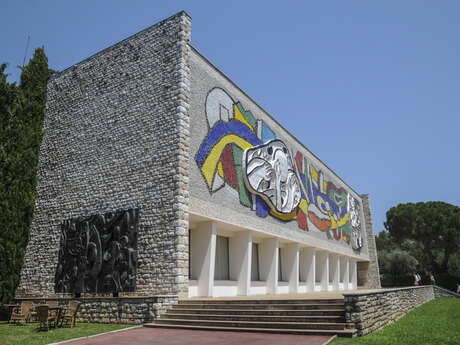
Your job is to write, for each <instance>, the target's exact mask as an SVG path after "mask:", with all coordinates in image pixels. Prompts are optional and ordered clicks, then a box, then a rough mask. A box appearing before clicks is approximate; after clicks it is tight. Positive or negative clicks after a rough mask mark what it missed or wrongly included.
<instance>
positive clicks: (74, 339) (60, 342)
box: [48, 325, 143, 345]
mask: <svg viewBox="0 0 460 345" xmlns="http://www.w3.org/2000/svg"><path fill="white" fill-rule="evenodd" d="M142 327H143V325H139V326H133V327H127V328H122V329H116V330H114V331H109V332H104V333H98V334H93V335H88V336H86V337H79V338H73V339H68V340H63V341H59V342H57V343H51V344H48V345H60V344H65V343H69V342H71V341H76V340H83V339H89V338H94V337H98V336H100V335H106V334H110V333H116V332H121V331H127V330H130V329H136V328H142Z"/></svg>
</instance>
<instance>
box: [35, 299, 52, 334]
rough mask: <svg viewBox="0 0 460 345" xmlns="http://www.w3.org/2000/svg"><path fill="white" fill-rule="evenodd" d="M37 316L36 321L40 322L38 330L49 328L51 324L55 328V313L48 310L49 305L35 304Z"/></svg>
mask: <svg viewBox="0 0 460 345" xmlns="http://www.w3.org/2000/svg"><path fill="white" fill-rule="evenodd" d="M37 318H38V322H39V323H40V326H39V328H38V329H39V330H49V328H50V326H51V325H53V326H54V327H55V328H56V323H57V318H56V313H53V312H50V310H49V306H47V305H39V306H37Z"/></svg>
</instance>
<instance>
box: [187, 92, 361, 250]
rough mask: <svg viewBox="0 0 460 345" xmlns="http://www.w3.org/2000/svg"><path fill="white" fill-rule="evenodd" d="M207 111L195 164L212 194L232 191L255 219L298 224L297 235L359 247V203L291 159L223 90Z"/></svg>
mask: <svg viewBox="0 0 460 345" xmlns="http://www.w3.org/2000/svg"><path fill="white" fill-rule="evenodd" d="M205 109H206V120H207V124H208V126H209V131H208V134H207V136H206V137H205V138H204V140H203V142H202V143H201V145H200V148H199V149H198V152H197V154H196V156H195V161H196V163H197V165H198V167H199V169H200V171H201V173H202V175H203V178H204V180H205V182H206V185H207V187H208V189H209V192H210V193H211V194H213V193H216V192H218V191H219V190H220V189H222V188H231V189H233V190H235V191H236V192H237V193H238V196H239V200H240V203H241V204H242V205H244V206H246V207H248V208H251V209H252V210H253V211H255V213H256V215H257V216H259V217H267V216H268V215H271V216H273V217H275V218H277V219H279V220H283V221H291V220H296V221H297V225H298V227H299V229H301V230H304V231H311V230H313V229H317V230H318V231H321V232H324V233H325V234H326V235H327V237H328V238H329V239H333V240H336V241H344V242H345V243H347V244H351V245H352V247H353V248H354V249H356V250H358V249H359V248H361V247H362V243H363V239H362V235H361V221H360V217H361V207H360V204H359V202H358V200H356V199H355V198H354V197H352V196H351V195H350V193H348V192H347V191H346V190H345V189H344V188H342V187H338V186H337V185H336V184H335V183H334V182H333V181H332V179H329V178H328V177H327V176H326V175H325V173H324V172H323V171H322V170H320V169H317V168H316V167H315V166H314V165H313V164H311V163H310V162H309V161H308V160H307V159H306V157H304V156H303V154H302V153H300V152H297V153H296V154H295V156H294V159H292V158H291V153H290V150H289V148H288V147H287V145H286V144H285V143H284V142H283V141H281V140H280V139H279V138H278V137H277V134H276V133H275V132H274V131H273V130H272V129H271V128H270V126H268V125H267V123H265V122H264V121H262V120H259V119H256V118H255V117H254V115H253V114H252V113H251V112H250V111H248V110H246V109H244V107H243V106H242V105H241V103H239V102H236V101H235V100H233V98H232V97H231V96H230V95H229V94H228V93H227V92H226V91H225V90H223V89H221V88H214V89H212V90H211V91H210V92H209V93H208V95H207V97H206V104H205Z"/></svg>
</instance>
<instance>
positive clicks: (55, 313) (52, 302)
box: [46, 301, 59, 322]
mask: <svg viewBox="0 0 460 345" xmlns="http://www.w3.org/2000/svg"><path fill="white" fill-rule="evenodd" d="M46 305H47V306H48V307H59V303H58V302H57V301H46ZM48 312H49V314H54V317H56V322H58V321H59V320H58V317H59V310H57V309H53V310H49V311H48Z"/></svg>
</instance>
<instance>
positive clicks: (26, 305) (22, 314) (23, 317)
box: [10, 301, 33, 324]
mask: <svg viewBox="0 0 460 345" xmlns="http://www.w3.org/2000/svg"><path fill="white" fill-rule="evenodd" d="M32 308H33V304H32V301H23V302H22V303H21V306H20V307H19V308H16V309H15V310H13V313H12V314H11V318H10V322H13V323H15V324H20V323H21V321H24V323H27V322H29V319H30V317H31V315H32Z"/></svg>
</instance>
